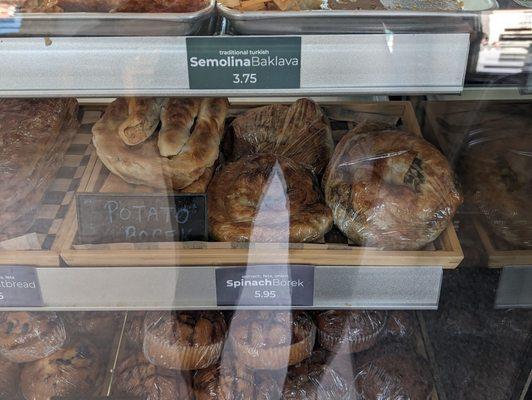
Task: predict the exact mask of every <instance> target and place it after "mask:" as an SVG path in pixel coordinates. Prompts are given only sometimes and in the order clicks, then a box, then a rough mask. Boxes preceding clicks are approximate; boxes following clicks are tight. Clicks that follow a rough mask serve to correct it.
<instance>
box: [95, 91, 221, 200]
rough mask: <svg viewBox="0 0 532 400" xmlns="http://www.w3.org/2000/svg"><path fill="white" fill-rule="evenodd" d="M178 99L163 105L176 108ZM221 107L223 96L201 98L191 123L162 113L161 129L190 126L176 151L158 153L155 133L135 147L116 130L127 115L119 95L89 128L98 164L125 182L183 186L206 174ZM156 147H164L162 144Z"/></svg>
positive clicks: (212, 158)
mask: <svg viewBox="0 0 532 400" xmlns="http://www.w3.org/2000/svg"><path fill="white" fill-rule="evenodd" d="M181 102H183V101H182V100H179V99H170V100H168V103H166V106H165V107H166V108H167V109H168V108H172V107H181ZM227 108H228V102H227V100H226V99H202V100H201V101H200V104H199V108H198V113H197V115H196V116H195V121H196V122H195V124H191V123H190V122H191V120H192V121H193V120H194V119H193V118H192V116H189V119H187V120H184V119H173V120H171V119H172V118H173V117H174V114H172V113H170V112H165V113H162V118H163V121H162V124H163V126H164V127H165V129H166V132H167V133H168V131H169V130H172V132H174V133H175V132H176V131H178V130H179V129H185V130H186V127H187V126H190V127H191V128H193V131H192V132H191V133H190V135H189V137H188V140H187V142H186V144H185V145H183V146H182V147H181V149H180V150H179V153H178V154H176V155H173V156H171V157H164V156H162V155H161V152H160V147H159V145H160V144H159V138H158V136H159V135H158V134H154V135H151V136H150V137H149V139H146V140H145V141H143V142H141V143H140V144H137V145H135V146H128V145H127V144H126V143H124V141H123V140H122V138H121V137H120V134H119V131H120V128H121V127H122V128H123V127H124V126H123V124H124V123H125V122H127V120H128V118H129V111H128V103H127V102H126V100H125V99H118V100H115V101H114V102H113V103H112V104H111V105H109V107H107V110H106V111H105V114H104V115H103V117H102V118H101V119H100V121H98V122H97V123H96V124H95V125H94V127H93V128H92V132H93V143H94V146H95V148H96V152H97V153H98V157H99V158H100V160H101V161H102V163H103V164H104V165H105V166H106V167H107V168H108V169H109V170H110V171H111V172H112V173H114V174H115V175H118V176H119V177H121V178H122V179H123V180H124V181H126V182H127V183H131V184H135V185H146V186H149V187H152V188H156V189H169V190H176V191H177V190H181V189H185V188H187V187H189V186H190V185H192V184H193V183H194V182H196V181H197V180H198V179H200V178H201V179H208V178H210V173H212V168H213V167H214V165H215V163H216V161H217V160H218V156H219V147H220V142H221V139H222V136H223V131H224V121H225V115H226V112H227ZM167 119H168V120H167ZM170 127H171V129H170ZM170 133H171V132H170ZM143 135H144V136H145V135H147V132H144V133H143ZM141 136H142V135H141ZM161 147H162V148H164V149H166V147H164V144H163V145H161ZM174 150H175V147H174ZM165 154H166V153H165ZM206 175H207V176H206Z"/></svg>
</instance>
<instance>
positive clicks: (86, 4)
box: [57, 0, 124, 12]
mask: <svg viewBox="0 0 532 400" xmlns="http://www.w3.org/2000/svg"><path fill="white" fill-rule="evenodd" d="M123 1H124V0H57V5H58V6H59V7H61V9H62V10H63V11H65V12H109V11H111V10H113V9H114V8H116V7H118V6H119V5H120V4H121V3H122V2H123Z"/></svg>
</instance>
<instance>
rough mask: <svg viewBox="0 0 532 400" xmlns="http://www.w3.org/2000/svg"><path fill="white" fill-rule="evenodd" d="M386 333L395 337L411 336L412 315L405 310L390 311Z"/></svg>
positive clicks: (412, 332) (412, 326)
mask: <svg viewBox="0 0 532 400" xmlns="http://www.w3.org/2000/svg"><path fill="white" fill-rule="evenodd" d="M386 333H387V334H388V335H389V336H392V337H396V338H411V337H413V334H414V321H413V316H412V314H410V313H409V312H407V311H390V312H389V314H388V323H387V325H386Z"/></svg>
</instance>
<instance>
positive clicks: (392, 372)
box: [354, 345, 434, 400]
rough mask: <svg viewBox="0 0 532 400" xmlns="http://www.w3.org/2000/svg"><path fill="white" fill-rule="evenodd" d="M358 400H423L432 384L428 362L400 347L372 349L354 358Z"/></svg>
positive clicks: (410, 350)
mask: <svg viewBox="0 0 532 400" xmlns="http://www.w3.org/2000/svg"><path fill="white" fill-rule="evenodd" d="M355 364H356V365H357V368H356V370H355V379H354V385H355V392H356V394H357V395H358V396H359V398H360V400H399V399H412V400H414V399H416V400H425V399H428V398H429V396H430V395H431V394H432V392H433V388H434V383H433V381H432V376H431V373H430V366H429V364H428V362H427V361H426V360H425V359H424V358H422V357H420V356H419V355H417V354H416V353H415V351H414V350H412V349H410V348H409V347H404V346H401V345H386V346H376V347H374V348H373V349H371V350H369V351H368V352H365V353H362V355H361V356H360V357H359V358H357V359H355Z"/></svg>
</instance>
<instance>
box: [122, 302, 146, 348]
mask: <svg viewBox="0 0 532 400" xmlns="http://www.w3.org/2000/svg"><path fill="white" fill-rule="evenodd" d="M145 317H146V312H145V311H129V312H128V313H127V320H126V326H125V328H124V335H125V337H126V339H127V340H128V343H129V344H130V345H131V346H133V347H140V348H142V344H143V343H144V318H145Z"/></svg>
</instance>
